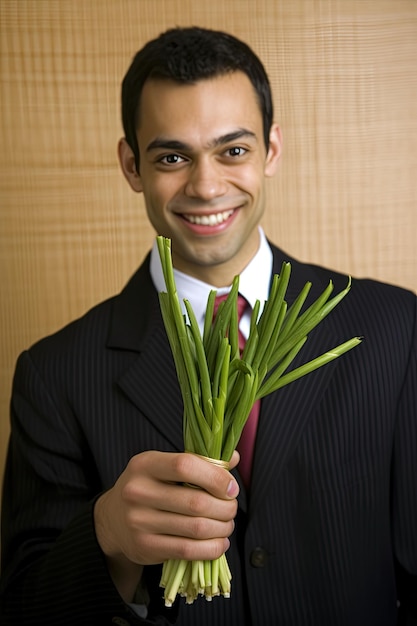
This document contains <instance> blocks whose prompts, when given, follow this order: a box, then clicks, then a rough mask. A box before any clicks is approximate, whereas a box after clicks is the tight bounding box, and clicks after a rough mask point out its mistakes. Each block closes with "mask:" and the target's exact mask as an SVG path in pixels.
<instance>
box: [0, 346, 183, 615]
mask: <svg viewBox="0 0 417 626" xmlns="http://www.w3.org/2000/svg"><path fill="white" fill-rule="evenodd" d="M70 417H71V416H70V408H69V407H68V406H64V404H63V405H62V406H59V408H58V403H57V402H56V400H54V399H53V397H52V396H51V394H50V393H49V390H48V389H47V388H46V385H45V384H44V383H43V381H42V380H41V377H40V375H39V373H38V370H37V368H36V367H35V365H34V363H33V360H32V358H31V356H30V354H29V353H28V352H26V353H24V354H23V355H21V357H20V358H19V360H18V364H17V367H16V373H15V378H14V385H13V393H12V402H11V427H12V430H11V437H10V443H9V450H8V456H7V462H6V471H5V478H4V485H3V505H2V545H3V548H2V580H1V609H0V622H1V623H2V624H4V626H17V625H19V626H29V625H30V626H38V625H41V624H42V625H44V624H54V625H56V624H60V625H61V626H74V624H77V623H80V624H96V623H99V624H102V625H103V626H105V625H106V624H109V625H110V624H115V623H120V624H125V625H126V626H129V625H131V626H134V625H138V626H139V625H141V624H158V625H160V626H162V625H168V624H171V623H173V622H174V621H175V617H176V611H175V609H174V610H169V609H165V608H164V606H163V603H162V601H161V600H160V597H159V596H161V594H160V593H159V594H156V597H153V595H152V592H151V597H150V603H149V607H148V609H149V610H148V618H147V619H142V618H140V617H139V616H138V615H137V614H136V613H135V612H134V611H133V610H132V609H131V608H130V607H129V606H128V605H127V604H125V603H124V602H123V600H122V599H121V597H120V596H119V594H118V592H117V590H116V588H115V587H114V585H113V583H112V580H111V577H110V575H109V573H108V570H107V567H106V562H105V558H104V555H103V553H102V552H101V550H100V547H99V545H98V542H97V539H96V535H95V531H94V524H93V508H94V501H95V499H96V497H97V495H98V493H99V491H100V489H99V479H98V477H97V476H96V475H95V471H94V465H93V463H92V461H91V460H89V455H88V449H87V446H86V443H85V441H83V438H82V433H81V432H80V431H79V429H78V426H77V423H76V420H75V419H69V418H70ZM145 571H146V576H147V578H148V579H149V588H150V590H152V589H155V590H156V591H158V586H157V583H156V582H155V581H157V575H158V571H159V570H158V568H145ZM123 620H124V621H123Z"/></svg>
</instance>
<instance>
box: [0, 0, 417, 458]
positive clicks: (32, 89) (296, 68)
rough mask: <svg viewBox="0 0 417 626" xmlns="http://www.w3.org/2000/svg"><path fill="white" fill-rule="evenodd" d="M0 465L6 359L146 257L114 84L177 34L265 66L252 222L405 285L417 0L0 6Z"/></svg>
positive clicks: (412, 204) (8, 1)
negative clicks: (270, 121) (264, 146)
mask: <svg viewBox="0 0 417 626" xmlns="http://www.w3.org/2000/svg"><path fill="white" fill-rule="evenodd" d="M0 10H1V32H0V38H1V59H0V63H1V102H0V104H1V118H2V126H1V133H2V136H1V187H0V189H1V202H0V207H1V209H0V210H1V229H0V264H1V268H0V269H1V279H2V280H1V300H0V333H1V337H0V341H1V361H0V415H1V417H0V439H1V448H0V464H1V467H2V466H3V461H4V453H5V447H6V440H7V435H8V430H9V426H8V403H9V394H10V385H11V377H12V372H13V368H14V363H15V360H16V357H17V354H18V353H19V352H20V351H21V350H22V349H24V348H25V347H27V346H28V345H30V344H31V343H32V342H33V341H35V340H36V339H37V338H39V337H41V336H43V335H45V334H47V333H50V332H52V331H54V330H56V329H57V328H59V327H60V326H62V325H63V324H64V323H66V322H68V321H69V320H71V319H73V318H74V317H76V316H78V315H79V314H81V313H82V312H83V311H85V310H86V309H87V308H88V307H90V306H91V305H93V304H94V303H96V302H97V301H99V300H101V299H103V298H105V297H106V296H108V295H110V294H113V293H114V292H116V291H118V290H119V289H120V288H121V287H122V285H123V284H124V283H125V281H126V280H127V279H128V278H129V276H130V275H131V274H132V272H133V271H134V269H135V268H136V266H137V265H138V264H139V262H140V261H141V259H142V258H143V256H144V254H145V252H146V251H147V249H148V248H149V246H150V245H151V242H152V239H153V236H154V235H153V232H152V231H151V229H150V228H149V227H148V224H147V220H146V217H145V212H144V209H143V206H142V204H141V200H140V198H139V197H138V196H136V195H135V194H133V193H132V192H131V191H130V190H129V189H128V187H127V184H126V183H125V181H124V179H123V178H122V175H121V173H119V170H118V164H117V159H116V142H117V140H118V138H119V136H120V134H121V125H120V122H119V85H120V80H121V78H122V75H123V73H124V71H125V69H126V68H127V65H128V64H129V62H130V59H131V57H132V56H133V54H134V52H135V51H136V50H137V49H138V48H139V47H140V46H141V45H142V44H143V43H144V42H145V41H146V40H147V39H149V38H150V37H153V36H155V35H157V34H158V33H159V32H161V31H162V30H164V29H165V28H167V27H170V26H174V25H190V24H198V25H203V26H210V27H215V28H223V29H225V30H229V31H231V32H232V33H234V34H236V35H238V36H240V37H242V38H243V39H245V40H246V41H248V42H249V43H250V44H251V45H252V46H253V48H254V49H255V50H256V51H257V52H258V53H259V54H260V56H261V57H262V58H263V59H264V61H265V64H266V66H267V69H268V71H269V73H270V76H271V80H272V84H273V89H274V93H275V102H276V120H277V121H278V122H279V123H280V124H281V126H282V128H283V132H284V139H285V151H284V158H283V162H282V167H281V170H280V173H279V176H278V177H277V178H276V180H274V181H270V184H269V188H268V193H269V197H270V207H269V213H268V216H267V218H266V219H265V223H264V226H265V228H266V230H267V232H268V234H269V235H270V237H271V238H272V239H273V240H274V241H275V242H276V243H278V244H280V245H281V246H282V247H283V248H284V249H287V250H288V251H289V252H291V253H292V254H294V255H296V256H298V257H300V258H301V259H306V260H307V259H308V260H313V261H315V262H318V263H323V264H327V265H330V266H334V267H335V268H338V269H341V270H345V271H347V272H350V273H352V274H354V275H360V276H363V275H367V276H372V277H376V278H379V279H382V280H385V281H389V282H394V283H397V284H400V285H403V286H406V287H410V288H412V289H414V290H415V289H416V288H417V272H416V260H417V256H416V248H417V246H416V243H417V242H416V233H417V218H416V200H417V183H416V179H417V104H416V100H417V98H416V96H417V1H416V0H228V2H225V1H224V0H211V1H210V2H208V3H205V2H201V0H196V1H193V0H95V1H93V0H71V1H70V2H69V1H68V0H49V1H48V0H27V1H25V0H1V1H0Z"/></svg>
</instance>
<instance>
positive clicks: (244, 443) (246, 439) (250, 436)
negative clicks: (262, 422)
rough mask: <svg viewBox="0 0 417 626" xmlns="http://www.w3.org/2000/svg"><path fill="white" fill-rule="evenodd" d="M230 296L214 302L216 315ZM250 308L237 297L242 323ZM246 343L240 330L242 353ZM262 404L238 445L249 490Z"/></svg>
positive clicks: (252, 414) (246, 427)
mask: <svg viewBox="0 0 417 626" xmlns="http://www.w3.org/2000/svg"><path fill="white" fill-rule="evenodd" d="M227 295H228V294H225V295H222V296H217V297H216V299H215V302H214V315H216V313H217V309H218V308H219V305H220V303H221V302H223V300H226V298H227ZM248 306H249V304H248V302H247V300H245V298H244V297H243V296H241V295H240V294H238V297H237V315H238V320H239V322H240V318H241V317H242V315H243V313H244V311H245V310H246V308H247V307H248ZM245 343H246V339H245V337H244V336H243V335H242V333H241V331H240V330H239V349H240V351H241V352H242V350H243V348H244V346H245ZM260 405H261V402H260V400H258V401H257V402H255V404H254V405H253V407H252V410H251V412H250V414H249V417H248V419H247V421H246V424H245V426H244V428H243V431H242V435H241V437H240V440H239V443H238V444H237V450H238V452H239V454H240V461H239V466H238V469H239V473H240V475H241V477H242V480H243V483H244V485H245V487H246V488H247V489H248V488H249V486H250V479H251V471H252V460H253V453H254V450H255V439H256V430H257V427H258V420H259V410H260Z"/></svg>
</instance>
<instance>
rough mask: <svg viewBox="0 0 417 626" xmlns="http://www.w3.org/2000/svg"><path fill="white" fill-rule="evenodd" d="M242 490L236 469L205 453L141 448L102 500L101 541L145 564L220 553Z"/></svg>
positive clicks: (98, 526)
mask: <svg viewBox="0 0 417 626" xmlns="http://www.w3.org/2000/svg"><path fill="white" fill-rule="evenodd" d="M238 459H239V456H238V454H237V453H236V455H234V456H233V458H232V464H236V463H237V462H238ZM187 483H188V484H187ZM189 483H192V484H194V485H196V486H197V487H198V488H195V487H192V486H190V485H189ZM237 493H238V485H237V483H236V480H235V479H234V478H233V476H232V474H231V473H230V472H228V471H227V470H226V469H224V468H222V467H219V466H215V465H212V464H211V463H210V462H208V461H207V460H205V459H203V458H201V457H198V456H196V455H193V454H185V453H163V452H156V451H149V452H144V453H141V454H139V455H137V456H135V457H133V458H132V459H131V460H130V461H129V463H128V465H127V467H126V469H125V471H124V472H123V473H122V475H121V476H120V477H119V479H118V480H117V481H116V483H115V485H114V487H113V488H111V489H110V490H109V491H108V492H106V493H105V494H103V496H101V497H100V499H99V500H98V501H97V503H96V510H95V516H96V532H97V537H98V540H99V544H100V545H101V547H102V550H103V552H104V553H105V554H106V555H107V556H111V557H112V558H114V557H115V556H117V555H120V554H122V555H124V556H125V557H127V559H129V560H130V561H131V562H134V563H138V564H141V565H148V564H154V563H160V562H162V561H165V560H167V559H170V558H180V559H187V560H205V559H214V558H218V557H219V556H221V554H223V553H224V552H225V551H226V550H227V549H228V547H229V540H228V537H229V536H230V535H231V534H232V532H233V530H234V521H233V519H234V517H235V515H236V512H237V500H236V495H237Z"/></svg>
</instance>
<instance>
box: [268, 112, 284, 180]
mask: <svg viewBox="0 0 417 626" xmlns="http://www.w3.org/2000/svg"><path fill="white" fill-rule="evenodd" d="M281 154H282V133H281V129H280V127H279V126H278V124H272V126H271V130H270V132H269V149H268V154H267V155H266V161H265V170H264V171H265V176H274V174H275V173H276V171H277V169H278V163H279V160H280V158H281Z"/></svg>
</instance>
